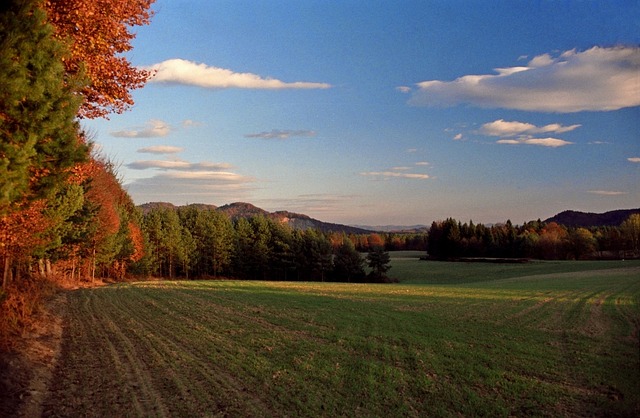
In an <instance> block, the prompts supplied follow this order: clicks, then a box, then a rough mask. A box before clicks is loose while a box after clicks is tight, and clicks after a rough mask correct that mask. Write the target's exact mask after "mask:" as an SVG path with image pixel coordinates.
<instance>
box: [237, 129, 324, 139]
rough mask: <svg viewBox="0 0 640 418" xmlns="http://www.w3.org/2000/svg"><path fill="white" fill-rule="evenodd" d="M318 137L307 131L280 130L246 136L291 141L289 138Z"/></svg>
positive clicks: (313, 132)
mask: <svg viewBox="0 0 640 418" xmlns="http://www.w3.org/2000/svg"><path fill="white" fill-rule="evenodd" d="M313 136H316V132H315V131H305V130H298V131H293V130H279V129H274V130H272V131H270V132H260V133H253V134H246V135H245V136H244V137H245V138H259V139H289V138H293V137H296V138H301V137H313Z"/></svg>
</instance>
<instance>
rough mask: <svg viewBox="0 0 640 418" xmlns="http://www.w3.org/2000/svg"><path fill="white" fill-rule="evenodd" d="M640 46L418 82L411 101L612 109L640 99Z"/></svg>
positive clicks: (535, 108) (571, 109)
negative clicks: (441, 79)
mask: <svg viewBox="0 0 640 418" xmlns="http://www.w3.org/2000/svg"><path fill="white" fill-rule="evenodd" d="M639 71H640V47H635V46H633V47H631V46H627V47H613V48H601V47H593V48H591V49H589V50H586V51H583V52H579V51H576V50H570V51H565V52H563V53H562V54H560V55H559V56H552V55H551V54H543V55H539V56H537V57H534V58H533V59H532V60H530V61H529V62H528V64H527V66H522V67H509V68H497V69H495V72H496V74H484V75H465V76H463V77H460V78H458V79H456V80H454V81H440V80H430V81H424V82H421V83H418V84H417V86H418V90H417V91H416V92H414V93H413V96H412V98H411V100H410V101H409V103H410V104H412V105H416V106H452V105H456V104H460V103H468V104H471V105H474V106H479V107H487V108H507V109H518V110H526V111H537V112H560V113H569V112H580V111H607V110H616V109H621V108H625V107H633V106H639V105H640V83H638V73H639Z"/></svg>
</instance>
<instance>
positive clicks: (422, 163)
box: [416, 161, 429, 165]
mask: <svg viewBox="0 0 640 418" xmlns="http://www.w3.org/2000/svg"><path fill="white" fill-rule="evenodd" d="M416 165H429V162H427V161H418V162H417V163H416Z"/></svg>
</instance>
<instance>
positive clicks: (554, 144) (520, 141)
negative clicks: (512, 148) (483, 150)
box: [496, 138, 573, 148]
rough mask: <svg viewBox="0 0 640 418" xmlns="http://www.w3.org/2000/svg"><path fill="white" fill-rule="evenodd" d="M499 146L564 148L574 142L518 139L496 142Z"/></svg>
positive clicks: (549, 139) (555, 139)
mask: <svg viewBox="0 0 640 418" xmlns="http://www.w3.org/2000/svg"><path fill="white" fill-rule="evenodd" d="M496 143H497V144H508V145H538V146H541V147H551V148H557V147H563V146H565V145H571V144H573V142H569V141H565V140H563V139H557V138H517V139H500V140H498V141H496Z"/></svg>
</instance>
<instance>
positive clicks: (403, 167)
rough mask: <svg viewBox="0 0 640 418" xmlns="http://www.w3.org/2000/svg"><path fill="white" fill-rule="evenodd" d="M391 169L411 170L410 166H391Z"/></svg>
mask: <svg viewBox="0 0 640 418" xmlns="http://www.w3.org/2000/svg"><path fill="white" fill-rule="evenodd" d="M391 170H393V171H408V170H411V167H405V166H401V167H391Z"/></svg>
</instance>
